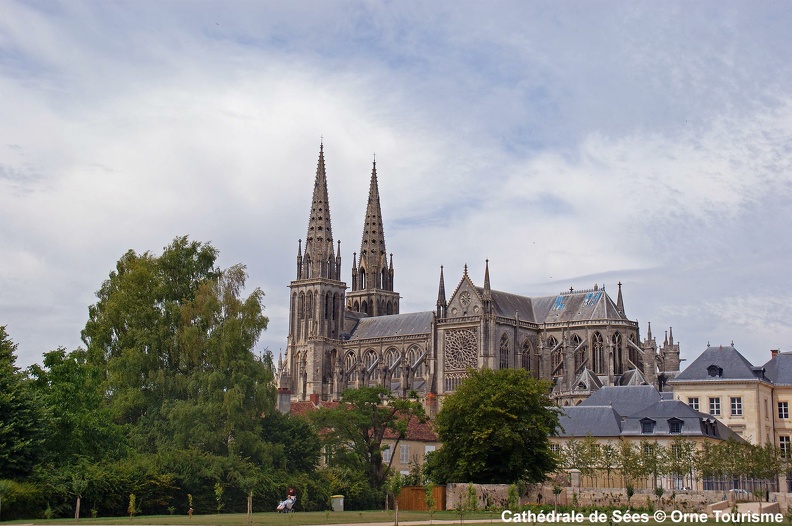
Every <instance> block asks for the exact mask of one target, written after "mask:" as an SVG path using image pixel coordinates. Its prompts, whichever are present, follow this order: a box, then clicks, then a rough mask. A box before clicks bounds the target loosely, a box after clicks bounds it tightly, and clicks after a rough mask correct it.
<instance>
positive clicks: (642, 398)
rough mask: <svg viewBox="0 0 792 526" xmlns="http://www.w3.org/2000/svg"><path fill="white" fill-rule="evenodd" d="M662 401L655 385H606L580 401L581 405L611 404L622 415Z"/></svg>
mask: <svg viewBox="0 0 792 526" xmlns="http://www.w3.org/2000/svg"><path fill="white" fill-rule="evenodd" d="M659 401H660V392H659V391H658V390H657V389H656V388H655V387H654V386H653V385H625V386H605V387H601V388H600V389H598V390H597V391H596V392H594V393H592V394H591V396H589V397H588V398H586V399H585V400H583V401H582V402H580V405H579V406H578V407H580V406H611V407H613V409H614V410H615V411H616V412H617V413H618V414H620V415H622V416H627V415H631V414H634V413H636V412H638V411H640V410H641V409H643V408H645V407H650V406H652V405H654V404H656V403H657V402H659Z"/></svg>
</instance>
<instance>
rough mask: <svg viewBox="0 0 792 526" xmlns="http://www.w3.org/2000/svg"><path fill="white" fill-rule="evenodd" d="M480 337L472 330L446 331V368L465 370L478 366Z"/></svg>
mask: <svg viewBox="0 0 792 526" xmlns="http://www.w3.org/2000/svg"><path fill="white" fill-rule="evenodd" d="M477 355H478V337H477V336H476V331H475V330H472V329H461V330H456V331H446V333H445V367H446V369H452V370H453V369H456V370H463V369H467V368H468V367H471V368H474V369H475V368H476V366H477V365H478V359H477Z"/></svg>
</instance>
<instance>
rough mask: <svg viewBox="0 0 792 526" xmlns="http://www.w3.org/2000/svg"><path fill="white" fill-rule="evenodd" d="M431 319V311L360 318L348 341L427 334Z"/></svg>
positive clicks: (432, 316) (432, 317)
mask: <svg viewBox="0 0 792 526" xmlns="http://www.w3.org/2000/svg"><path fill="white" fill-rule="evenodd" d="M433 319H434V312H432V311H426V312H411V313H409V314H392V315H390V316H373V317H371V318H361V319H360V320H359V321H358V323H357V325H356V326H355V328H354V329H352V333H351V334H350V337H349V339H350V340H365V339H368V338H380V337H383V336H404V335H410V334H428V333H429V332H430V331H431V325H432V320H433Z"/></svg>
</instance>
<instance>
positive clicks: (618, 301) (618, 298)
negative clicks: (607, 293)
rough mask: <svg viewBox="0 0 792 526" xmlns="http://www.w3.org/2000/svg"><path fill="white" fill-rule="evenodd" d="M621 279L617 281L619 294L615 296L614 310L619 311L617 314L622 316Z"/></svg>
mask: <svg viewBox="0 0 792 526" xmlns="http://www.w3.org/2000/svg"><path fill="white" fill-rule="evenodd" d="M621 286H622V284H621V281H620V282H619V294H618V296H616V310H617V311H619V314H621V315H622V316H624V298H622V291H621Z"/></svg>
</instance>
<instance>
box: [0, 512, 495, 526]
mask: <svg viewBox="0 0 792 526" xmlns="http://www.w3.org/2000/svg"><path fill="white" fill-rule="evenodd" d="M432 519H433V520H434V521H435V522H436V521H439V520H443V521H449V520H455V521H459V514H458V513H456V512H453V511H442V512H435V513H434V514H433V515H432ZM471 519H492V522H493V523H500V522H501V521H500V513H499V512H492V513H489V512H475V513H465V515H464V520H465V521H466V522H467V521H468V520H471ZM410 521H429V513H428V512H425V511H403V510H402V511H399V523H402V522H410ZM350 523H384V524H393V512H392V511H390V512H388V511H343V512H333V511H331V512H323V511H321V512H320V511H316V512H296V513H290V514H283V513H274V512H270V513H254V514H253V520H252V522H248V519H247V516H246V515H245V514H244V513H228V514H220V515H193V517H192V518H189V517H187V516H186V515H144V516H136V517H135V518H134V519H132V520H131V521H130V520H129V517H99V518H96V519H90V518H81V519H80V521H79V522H78V523H76V524H80V525H85V526H91V525H98V524H109V525H112V524H123V525H131V526H136V525H138V526H144V525H151V524H157V525H165V526H169V525H184V526H232V525H242V526H244V525H248V524H252V525H254V526H304V525H313V524H350ZM3 524H4V525H6V524H55V525H61V526H65V525H67V524H69V525H73V524H75V522H74V519H50V520H46V519H33V520H18V521H9V522H3Z"/></svg>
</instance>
